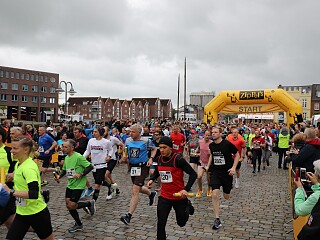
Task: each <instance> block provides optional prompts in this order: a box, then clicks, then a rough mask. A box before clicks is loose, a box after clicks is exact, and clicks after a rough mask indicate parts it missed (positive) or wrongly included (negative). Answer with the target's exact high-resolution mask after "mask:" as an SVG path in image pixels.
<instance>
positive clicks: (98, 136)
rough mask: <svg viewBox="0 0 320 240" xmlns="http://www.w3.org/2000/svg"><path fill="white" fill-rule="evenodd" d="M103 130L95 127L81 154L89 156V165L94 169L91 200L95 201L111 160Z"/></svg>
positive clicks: (110, 151)
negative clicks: (85, 148)
mask: <svg viewBox="0 0 320 240" xmlns="http://www.w3.org/2000/svg"><path fill="white" fill-rule="evenodd" d="M104 131H105V130H104V128H102V127H96V128H95V129H94V130H93V137H94V138H91V139H90V140H89V142H88V145H87V150H86V151H85V153H84V154H83V156H84V157H88V156H89V155H90V154H91V163H92V165H93V167H94V169H93V170H92V173H93V177H94V193H93V197H92V198H93V199H94V200H95V201H97V199H98V197H99V192H100V186H101V185H102V184H103V183H104V182H105V174H106V171H107V162H108V161H109V160H110V159H111V158H112V155H113V149H112V145H111V142H110V141H108V140H107V139H105V138H103V135H104Z"/></svg>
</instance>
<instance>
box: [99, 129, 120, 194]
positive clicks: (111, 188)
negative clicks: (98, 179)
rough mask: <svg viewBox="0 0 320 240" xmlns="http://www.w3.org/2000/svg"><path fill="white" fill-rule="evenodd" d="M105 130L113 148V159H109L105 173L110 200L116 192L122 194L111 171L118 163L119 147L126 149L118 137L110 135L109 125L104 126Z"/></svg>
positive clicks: (106, 137)
mask: <svg viewBox="0 0 320 240" xmlns="http://www.w3.org/2000/svg"><path fill="white" fill-rule="evenodd" d="M104 130H105V135H104V137H105V139H107V140H109V141H110V142H111V145H112V149H113V154H112V157H111V159H110V160H109V161H108V165H107V171H106V175H105V179H106V182H108V183H107V184H108V187H109V190H108V195H107V197H106V200H110V199H112V197H114V196H115V195H116V194H120V190H119V186H118V184H117V183H116V182H115V181H114V179H113V178H112V176H111V173H112V171H113V169H114V168H115V166H116V165H117V163H118V156H117V154H116V153H118V147H121V149H124V144H123V143H122V142H121V141H120V140H119V139H118V138H117V137H114V136H110V134H109V128H108V127H104Z"/></svg>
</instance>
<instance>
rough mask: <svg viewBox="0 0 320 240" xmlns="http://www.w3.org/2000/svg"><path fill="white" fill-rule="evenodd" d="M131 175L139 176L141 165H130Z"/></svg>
mask: <svg viewBox="0 0 320 240" xmlns="http://www.w3.org/2000/svg"><path fill="white" fill-rule="evenodd" d="M130 175H131V177H138V176H141V167H132V168H131V170H130Z"/></svg>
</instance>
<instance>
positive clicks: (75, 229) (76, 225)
mask: <svg viewBox="0 0 320 240" xmlns="http://www.w3.org/2000/svg"><path fill="white" fill-rule="evenodd" d="M82 230H83V225H78V224H77V223H75V224H74V226H73V227H71V228H69V229H68V232H69V233H74V232H77V231H82Z"/></svg>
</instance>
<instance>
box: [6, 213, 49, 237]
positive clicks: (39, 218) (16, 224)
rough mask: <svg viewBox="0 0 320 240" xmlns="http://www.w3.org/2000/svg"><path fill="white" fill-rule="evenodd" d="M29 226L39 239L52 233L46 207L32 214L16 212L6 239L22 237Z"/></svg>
mask: <svg viewBox="0 0 320 240" xmlns="http://www.w3.org/2000/svg"><path fill="white" fill-rule="evenodd" d="M30 226H31V227H32V228H33V230H34V232H35V233H36V234H37V235H38V237H39V238H40V239H45V238H47V237H49V236H50V235H51V234H52V226H51V217H50V212H49V210H48V208H47V207H46V208H45V209H43V210H42V211H40V212H38V213H36V214H32V215H19V214H16V216H15V218H14V220H13V222H12V225H11V227H10V229H9V231H8V234H7V239H23V238H24V236H25V235H26V233H27V231H28V229H29V227H30Z"/></svg>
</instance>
